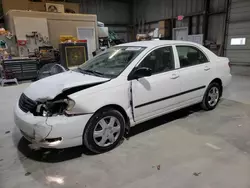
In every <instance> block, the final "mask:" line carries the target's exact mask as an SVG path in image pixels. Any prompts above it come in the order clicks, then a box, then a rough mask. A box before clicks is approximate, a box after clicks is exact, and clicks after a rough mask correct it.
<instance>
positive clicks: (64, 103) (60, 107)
mask: <svg viewBox="0 0 250 188" xmlns="http://www.w3.org/2000/svg"><path fill="white" fill-rule="evenodd" d="M74 106H75V102H74V101H73V100H71V99H69V98H65V99H58V100H51V101H46V102H44V103H39V104H38V105H37V107H36V111H35V112H33V115H34V116H44V117H52V116H57V115H63V114H65V111H70V110H71V109H72V108H73V107H74Z"/></svg>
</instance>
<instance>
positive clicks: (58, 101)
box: [19, 82, 104, 117]
mask: <svg viewBox="0 0 250 188" xmlns="http://www.w3.org/2000/svg"><path fill="white" fill-rule="evenodd" d="M101 83H104V82H99V83H94V84H89V85H84V86H78V87H73V88H70V89H67V90H64V91H62V93H61V94H58V95H57V96H55V97H54V98H53V99H51V98H42V99H37V101H34V100H32V99H30V98H29V97H27V96H26V95H25V94H24V93H23V94H22V95H21V97H20V99H19V108H20V109H21V110H22V111H23V112H25V113H28V112H30V113H32V114H33V115H34V116H42V117H53V116H58V115H66V116H74V115H81V113H76V114H75V113H74V114H72V113H71V110H72V109H73V107H74V106H75V101H73V100H72V99H70V98H69V97H68V96H69V95H70V94H73V93H76V92H78V91H81V90H84V89H87V88H90V87H93V86H96V85H99V84H101Z"/></svg>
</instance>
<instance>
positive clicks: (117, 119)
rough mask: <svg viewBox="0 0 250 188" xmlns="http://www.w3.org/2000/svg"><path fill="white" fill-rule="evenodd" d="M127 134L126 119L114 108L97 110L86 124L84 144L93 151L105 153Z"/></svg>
mask: <svg viewBox="0 0 250 188" xmlns="http://www.w3.org/2000/svg"><path fill="white" fill-rule="evenodd" d="M124 134H125V120H124V117H123V116H122V114H121V113H120V112H119V111H117V110H115V109H113V108H104V109H102V110H100V111H98V112H96V113H95V114H94V115H93V116H92V117H91V119H90V120H89V122H88V123H87V125H86V128H85V131H84V133H83V144H84V145H85V146H86V147H87V148H88V149H89V150H90V151H92V152H93V153H96V154H98V153H104V152H107V151H110V150H112V149H114V148H115V147H116V146H117V145H118V144H119V143H120V142H121V141H122V139H123V137H124Z"/></svg>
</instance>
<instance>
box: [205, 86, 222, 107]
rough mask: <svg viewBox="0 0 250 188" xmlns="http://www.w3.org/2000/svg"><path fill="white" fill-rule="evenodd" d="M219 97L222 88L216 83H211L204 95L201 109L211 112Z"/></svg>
mask: <svg viewBox="0 0 250 188" xmlns="http://www.w3.org/2000/svg"><path fill="white" fill-rule="evenodd" d="M221 95H222V86H221V85H220V84H219V83H217V82H213V83H211V84H210V85H209V86H208V88H207V90H206V92H205V94H204V97H203V100H202V103H201V107H202V109H203V110H206V111H208V110H213V109H214V108H215V107H216V106H217V104H218V103H219V101H220V97H221Z"/></svg>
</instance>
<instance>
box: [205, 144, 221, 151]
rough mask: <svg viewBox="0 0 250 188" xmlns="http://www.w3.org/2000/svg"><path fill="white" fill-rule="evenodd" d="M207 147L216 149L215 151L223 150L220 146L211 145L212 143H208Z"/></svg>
mask: <svg viewBox="0 0 250 188" xmlns="http://www.w3.org/2000/svg"><path fill="white" fill-rule="evenodd" d="M206 146H208V147H210V148H212V149H215V150H221V148H219V147H218V146H216V145H214V144H210V143H206Z"/></svg>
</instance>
